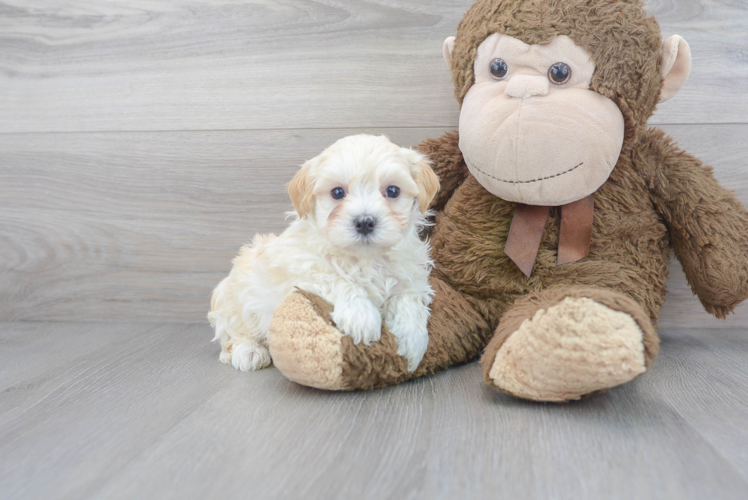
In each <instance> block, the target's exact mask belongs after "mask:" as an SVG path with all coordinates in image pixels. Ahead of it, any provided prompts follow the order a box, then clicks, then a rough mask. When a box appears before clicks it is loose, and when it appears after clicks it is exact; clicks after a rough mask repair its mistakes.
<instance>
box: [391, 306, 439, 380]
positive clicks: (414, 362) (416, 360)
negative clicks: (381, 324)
mask: <svg viewBox="0 0 748 500" xmlns="http://www.w3.org/2000/svg"><path fill="white" fill-rule="evenodd" d="M429 302H430V300H429V297H428V296H421V295H416V294H402V295H397V296H395V297H392V299H390V301H389V302H387V304H386V305H385V311H386V312H385V320H384V321H385V323H386V324H387V329H388V330H389V331H390V332H391V333H392V335H394V336H395V338H396V339H397V353H398V354H399V355H400V356H402V357H404V358H405V359H406V360H408V371H410V372H413V371H415V369H416V368H418V365H419V364H420V363H421V360H422V359H423V355H424V354H425V353H426V349H427V348H428V346H429V331H428V323H429V307H428V304H429Z"/></svg>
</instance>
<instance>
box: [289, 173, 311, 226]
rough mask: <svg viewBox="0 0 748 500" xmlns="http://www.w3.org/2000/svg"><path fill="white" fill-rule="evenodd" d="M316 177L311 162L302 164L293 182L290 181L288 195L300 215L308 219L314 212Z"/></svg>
mask: <svg viewBox="0 0 748 500" xmlns="http://www.w3.org/2000/svg"><path fill="white" fill-rule="evenodd" d="M313 189H314V179H312V176H311V164H310V163H309V162H307V163H305V164H304V165H302V166H301V170H299V171H298V172H297V173H296V175H294V177H293V179H291V182H289V183H288V195H289V196H290V197H291V203H293V206H294V208H295V209H296V212H297V213H298V214H299V217H301V218H302V219H306V218H307V217H309V214H310V213H311V212H312V207H313V206H314V192H313Z"/></svg>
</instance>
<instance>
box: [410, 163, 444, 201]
mask: <svg viewBox="0 0 748 500" xmlns="http://www.w3.org/2000/svg"><path fill="white" fill-rule="evenodd" d="M411 156H412V157H413V159H414V161H413V165H414V167H415V171H414V172H413V178H414V179H415V180H416V185H418V208H420V209H421V212H425V211H426V210H428V208H429V205H430V204H431V200H433V199H434V196H436V193H437V191H439V177H437V176H436V174H435V173H434V171H433V170H431V165H429V159H428V158H427V157H426V156H423V155H422V154H420V153H416V152H415V151H412V150H411Z"/></svg>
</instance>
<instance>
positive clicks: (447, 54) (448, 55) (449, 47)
mask: <svg viewBox="0 0 748 500" xmlns="http://www.w3.org/2000/svg"><path fill="white" fill-rule="evenodd" d="M454 49H455V37H453V36H450V37H447V39H446V40H444V47H442V51H443V52H444V60H445V61H447V66H448V67H449V69H452V51H453V50H454Z"/></svg>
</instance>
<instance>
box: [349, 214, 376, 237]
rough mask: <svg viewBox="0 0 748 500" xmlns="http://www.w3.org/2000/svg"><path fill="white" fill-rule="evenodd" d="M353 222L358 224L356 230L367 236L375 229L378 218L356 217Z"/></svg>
mask: <svg viewBox="0 0 748 500" xmlns="http://www.w3.org/2000/svg"><path fill="white" fill-rule="evenodd" d="M353 224H354V225H355V226H356V232H358V233H359V234H361V235H364V236H366V235H367V234H369V233H371V232H372V231H374V227H375V226H376V225H377V220H376V219H374V218H372V217H356V218H355V219H354V220H353Z"/></svg>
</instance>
